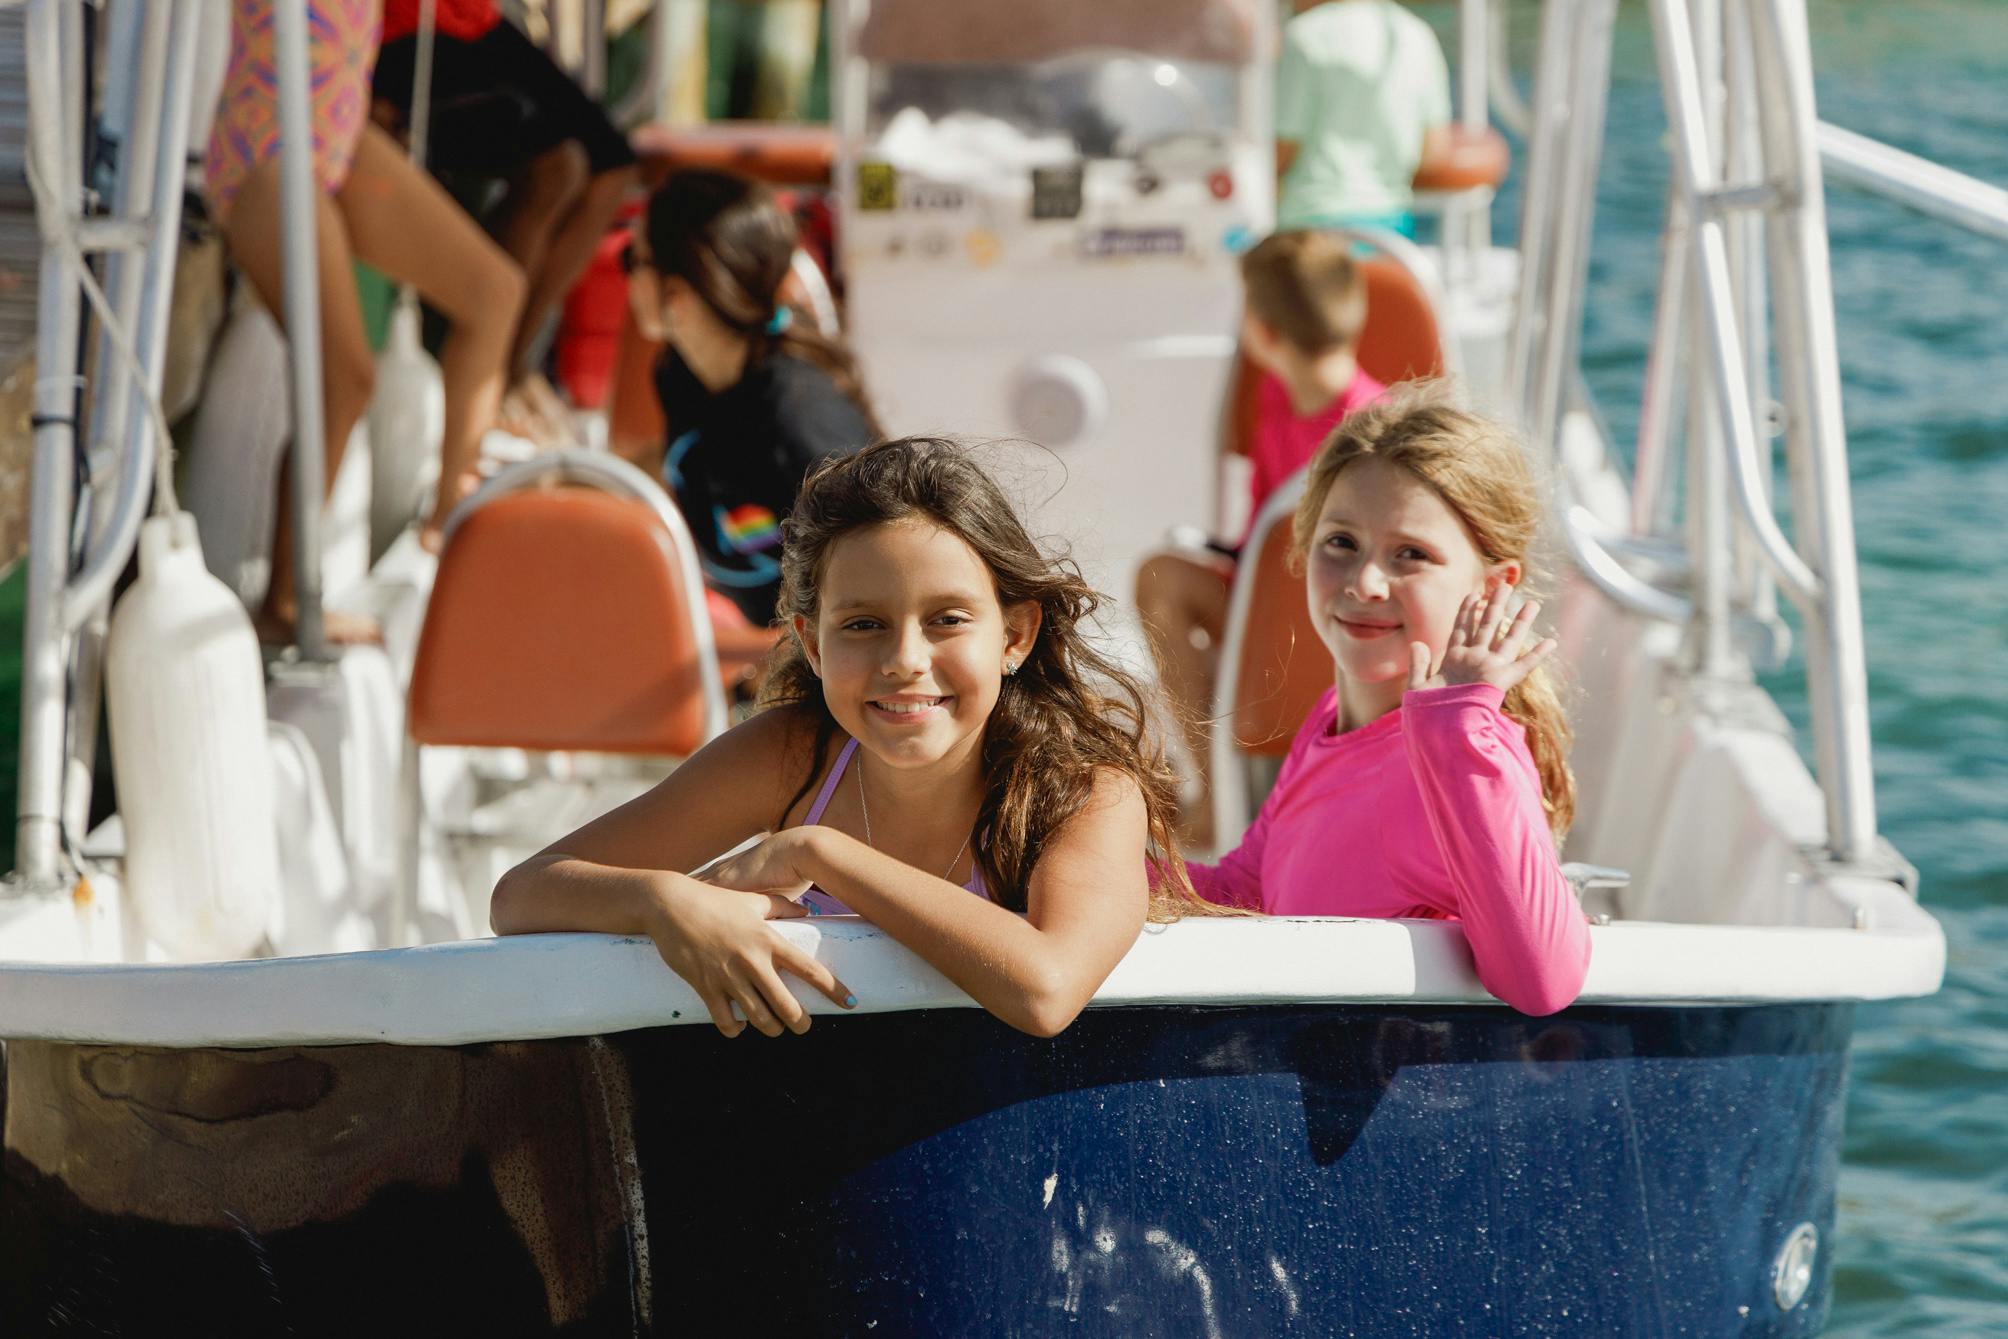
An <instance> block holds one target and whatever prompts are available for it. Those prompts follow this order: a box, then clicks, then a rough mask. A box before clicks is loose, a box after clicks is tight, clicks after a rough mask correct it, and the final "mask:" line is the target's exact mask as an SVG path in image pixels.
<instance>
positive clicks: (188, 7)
mask: <svg viewBox="0 0 2008 1339" xmlns="http://www.w3.org/2000/svg"><path fill="white" fill-rule="evenodd" d="M170 9H171V12H170V14H169V15H168V20H169V22H170V23H171V25H172V26H171V28H170V30H169V35H168V36H167V40H166V50H165V52H164V55H165V57H166V63H167V68H166V78H165V81H164V86H163V88H162V91H161V94H160V101H159V103H158V104H157V105H154V106H147V105H145V104H141V105H140V106H139V107H137V108H136V119H144V118H149V117H151V118H154V119H156V120H157V121H158V124H157V125H156V126H155V127H153V128H152V129H151V131H150V132H149V133H148V134H147V135H146V136H145V137H144V143H145V147H146V148H147V149H149V150H152V151H153V154H154V155H155V156H157V157H158V162H157V163H152V164H148V165H147V166H146V167H145V168H143V169H140V170H142V171H143V172H144V179H145V181H146V182H147V185H148V187H149V198H148V199H147V201H146V207H147V239H146V249H145V251H144V253H143V258H141V257H122V258H121V259H122V261H123V262H124V263H125V264H128V265H130V264H132V263H133V262H134V261H135V260H138V261H139V263H140V265H141V267H142V268H141V277H140V282H139V295H138V297H139V310H138V313H137V315H136V317H135V318H134V321H133V326H134V330H135V333H136V336H137V337H136V339H135V340H134V348H135V351H136V352H137V354H138V361H139V364H140V366H139V368H138V369H137V370H138V374H139V375H138V376H137V377H135V376H133V375H132V371H133V370H132V369H129V368H127V367H126V366H125V364H124V361H123V359H118V358H114V359H112V360H111V362H110V363H109V364H108V365H107V364H104V363H101V364H100V366H101V367H104V368H105V370H106V372H111V369H112V368H114V367H116V368H117V369H118V372H116V373H112V376H111V379H112V381H113V384H114V386H115V387H117V391H118V398H117V401H116V403H117V405H118V408H117V409H116V410H115V411H114V413H115V415H116V417H115V418H114V424H115V426H116V427H117V429H118V430H119V435H120V436H121V437H123V439H124V449H123V451H122V452H121V453H120V456H119V467H118V469H119V473H118V487H117V494H116V496H115V498H114V500H113V502H112V512H111V516H110V517H109V519H107V520H106V521H105V523H104V528H103V531H102V535H101V538H100V540H99V542H98V544H97V546H96V547H95V549H94V550H93V551H92V552H91V554H90V556H89V558H88V559H86V560H85V563H84V568H83V570H82V571H81V572H79V573H78V574H77V575H76V576H75V577H74V578H72V579H71V581H70V583H69V587H68V590H67V591H66V592H65V594H64V597H63V628H64V631H66V632H75V631H76V630H77V629H78V628H80V627H82V626H83V625H84V624H85V623H86V622H88V621H89V620H91V619H92V618H94V617H96V616H97V615H98V614H99V613H100V612H101V611H102V610H103V608H104V606H105V605H106V604H107V603H108V602H109V601H110V599H111V594H112V587H113V586H114V585H116V584H117V582H118V578H119V573H121V572H123V571H124V570H125V567H126V564H127V563H128V562H129V561H131V559H132V553H133V546H134V545H135V544H137V543H138V542H139V527H140V522H141V521H143V520H145V519H146V510H147V499H148V495H149V491H150V490H151V489H152V488H153V486H154V483H155V478H156V468H155V466H156V464H157V461H156V452H158V451H164V450H166V449H167V444H166V443H165V442H158V441H156V440H155V436H156V427H155V424H154V419H153V415H152V414H151V413H150V412H149V411H148V402H149V401H151V400H153V399H155V398H156V397H158V396H159V394H160V377H161V368H162V366H163V365H164V363H165V361H166V355H167V322H168V313H169V310H170V307H171V305H172V302H173V297H174V258H175V254H176V250H175V248H176V241H177V239H178V237H179V234H180V231H181V194H182V185H183V182H184V181H185V180H186V175H185V173H186V168H187V163H188V155H187V153H186V146H187V144H188V126H189V120H190V116H191V113H192V111H193V109H192V107H191V106H190V101H191V95H192V93H193V91H194V85H195V44H196V41H197V39H198V38H199V37H200V36H201V12H200V9H199V5H198V3H197V0H181V3H178V4H174V5H172V6H171V7H170ZM159 19H160V16H159V15H158V14H155V15H152V16H150V19H149V28H152V27H154V26H156V25H157V24H158V22H159ZM149 45H150V44H149ZM133 166H134V167H135V168H139V166H140V165H139V164H138V163H137V162H135V163H134V164H133ZM107 344H109V341H107Z"/></svg>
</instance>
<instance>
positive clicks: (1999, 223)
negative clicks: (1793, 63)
mask: <svg viewBox="0 0 2008 1339" xmlns="http://www.w3.org/2000/svg"><path fill="white" fill-rule="evenodd" d="M1815 137H1816V139H1817V141H1818V143H1819V146H1820V162H1821V164H1822V165H1823V166H1824V167H1825V168H1826V171H1827V180H1828V181H1831V182H1834V183H1836V184H1838V185H1845V186H1851V187H1854V188H1855V189H1857V190H1862V191H1868V192H1870V193H1871V194H1874V195H1880V196H1882V197H1884V198H1886V199H1889V200H1894V201H1896V202H1897V203H1898V204H1901V205H1905V206H1908V207H1909V208H1911V209H1915V210H1917V211H1918V212H1919V213H1921V214H1927V215H1930V216H1931V217H1932V218H1935V219H1941V220H1943V221H1944V222H1947V223H1952V224H1957V225H1958V226H1959V227H1962V228H1965V229H1966V230H1967V231H1969V232H1976V233H1979V234H1980V235H1981V236H1983V237H1992V238H1995V239H1997V240H1999V241H2003V242H2008V191H2004V190H2002V189H2001V188H2000V187H1999V186H1992V185H1989V184H1988V183H1987V182H1984V181H1979V180H1976V179H1975V178H1973V177H1969V176H1967V175H1966V174H1965V173H1963V172H1955V171H1953V170H1952V169H1951V168H1949V167H1943V166H1940V165H1939V164H1937V163H1934V162H1932V161H1931V160H1930V159H1927V158H1919V157H1918V156H1917V155H1916V154H1913V153H1905V152H1904V151H1903V150H1902V149H1899V148H1896V147H1895V146H1893V145H1889V144H1884V143H1882V142H1881V141H1879V140H1873V139H1870V138H1869V137H1868V136H1866V135H1858V134H1856V133H1855V132H1854V131H1852V130H1843V129H1842V128H1841V127H1839V126H1837V125H1833V124H1830V123H1828V122H1826V121H1822V122H1820V123H1819V125H1818V127H1817V128H1816V130H1815Z"/></svg>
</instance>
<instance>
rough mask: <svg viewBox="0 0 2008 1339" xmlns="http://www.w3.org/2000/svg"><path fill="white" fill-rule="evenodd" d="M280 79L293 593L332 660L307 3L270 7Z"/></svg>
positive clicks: (318, 650) (318, 648)
mask: <svg viewBox="0 0 2008 1339" xmlns="http://www.w3.org/2000/svg"><path fill="white" fill-rule="evenodd" d="M272 17H273V31H272V55H273V62H274V64H275V65H276V66H277V73H278V78H279V217H280V225H279V226H280V229H281V232H280V239H279V240H280V244H281V264H282V266H283V268H284V273H285V276H286V278H285V294H286V340H287V343H288V344H289V346H290V347H291V349H292V353H293V367H292V371H293V567H294V572H293V590H294V595H295V598H296V599H297V601H298V603H299V609H298V612H297V614H296V615H295V619H296V623H295V626H296V628H297V633H296V640H297V641H298V643H299V647H300V652H301V654H302V655H304V656H306V657H307V658H308V659H310V660H325V659H327V658H328V643H327V637H326V635H325V632H324V630H323V628H322V626H321V505H322V501H323V498H322V494H323V493H324V492H325V491H326V489H325V479H324V476H325V472H326V464H327V446H326V443H325V442H323V441H322V438H323V436H324V435H325V428H324V426H323V419H322V407H321V295H320V288H319V283H320V278H319V273H318V269H319V267H318V264H317V254H316V251H315V245H314V224H315V216H314V210H315V199H314V193H315V191H316V189H317V186H316V183H315V181H314V135H313V125H312V121H311V116H312V106H311V103H310V99H309V85H308V82H307V79H308V72H307V0H273V4H272Z"/></svg>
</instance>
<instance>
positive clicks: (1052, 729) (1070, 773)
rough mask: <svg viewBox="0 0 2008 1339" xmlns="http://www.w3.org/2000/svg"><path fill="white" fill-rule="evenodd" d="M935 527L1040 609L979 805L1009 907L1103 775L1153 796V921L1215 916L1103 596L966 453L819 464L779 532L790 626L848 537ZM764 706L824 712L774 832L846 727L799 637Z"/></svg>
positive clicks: (910, 450)
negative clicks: (1192, 873)
mask: <svg viewBox="0 0 2008 1339" xmlns="http://www.w3.org/2000/svg"><path fill="white" fill-rule="evenodd" d="M904 520H924V521H928V522H931V523H933V524H935V525H938V526H940V527H941V528H942V529H944V530H947V531H948V532H949V533H951V534H953V535H956V536H957V537H959V538H960V539H961V540H962V541H963V542H964V543H965V544H967V545H969V547H970V548H971V549H973V550H974V551H975V553H976V556H977V557H978V558H980V559H982V561H983V564H984V566H985V567H987V568H989V569H990V575H991V577H992V578H993V580H994V581H995V582H996V589H997V601H998V603H999V604H1000V605H1003V606H1005V607H1006V608H1008V607H1010V606H1012V605H1016V604H1020V603H1024V602H1027V601H1029V602H1031V603H1034V604H1037V605H1038V606H1039V612H1040V624H1039V635H1038V639H1037V640H1036V641H1035V642H1034V643H1033V645H1032V650H1031V653H1030V654H1029V655H1028V656H1027V657H1026V658H1025V660H1024V662H1023V663H1022V664H1021V665H1020V666H1019V667H1018V672H1017V673H1016V674H1014V675H1011V676H1009V677H1007V678H1006V679H1005V680H1004V682H1003V687H1002V689H1001V690H1000V692H999V694H998V698H997V706H996V708H995V709H994V710H993V711H992V712H991V714H990V720H989V722H988V723H987V724H986V725H985V727H984V732H983V752H982V758H983V770H984V775H985V777H986V788H985V790H984V795H983V803H982V806H981V808H980V809H979V810H978V811H977V818H976V830H977V831H978V832H979V833H982V834H983V839H982V841H981V842H980V844H979V845H978V846H977V850H976V860H977V863H978V865H979V866H980V867H981V868H982V871H983V879H984V882H985V883H986V884H987V885H988V886H989V888H990V890H991V895H992V896H993V897H995V898H996V900H997V901H998V903H999V904H1001V905H1003V906H1006V907H1009V908H1011V909H1012V910H1014V911H1023V910H1024V909H1025V900H1026V889H1027V886H1028V884H1029V882H1030V880H1031V875H1032V869H1033V867H1034V866H1036V865H1037V864H1038V863H1039V856H1040V853H1041V852H1042V851H1044V849H1045V847H1046V843H1047V842H1048V841H1050V840H1051V839H1052V837H1053V834H1055V833H1056V832H1058V831H1059V830H1060V829H1061V828H1062V827H1064V826H1065V825H1066V823H1067V822H1068V821H1069V820H1070V819H1072V818H1073V817H1074V816H1075V815H1076V814H1078V813H1080V812H1081V809H1082V807H1083V806H1085V805H1086V804H1087V802H1088V798H1089V796H1090V794H1091V793H1092V789H1093V786H1094V782H1095V776H1096V773H1098V772H1100V771H1104V770H1112V771H1116V772H1120V773H1121V774H1122V775H1124V776H1126V777H1128V778H1130V780H1132V781H1134V782H1135V783H1136V787H1137V789H1138V790H1139V791H1140V792H1142V794H1143V802H1144V813H1145V817H1146V821H1147V824H1148V834H1149V843H1150V848H1151V849H1150V850H1149V851H1148V852H1140V853H1139V854H1140V855H1145V856H1147V857H1150V858H1151V864H1152V879H1151V883H1152V889H1151V918H1152V919H1153V920H1169V919H1173V918H1175V917H1176V916H1177V915H1179V914H1181V913H1192V912H1197V913H1200V914H1206V913H1207V912H1209V911H1210V910H1211V908H1209V907H1208V906H1207V904H1206V903H1204V902H1201V901H1200V900H1199V899H1198V897H1197V896H1196V895H1195V894H1194V893H1193V891H1192V884H1191V881H1190V879H1188V878H1187V876H1186V873H1185V864H1184V861H1183V860H1181V859H1180V858H1179V853H1178V838H1177V836H1176V834H1175V831H1174V828H1173V821H1174V820H1173V815H1174V814H1175V812H1176V810H1175V797H1176V795H1177V783H1176V779H1175V777H1174V775H1173V773H1172V770H1171V768H1170V766H1169V764H1168V763H1167V762H1166V761H1165V758H1164V754H1163V750H1162V748H1161V747H1160V746H1159V744H1158V742H1157V740H1156V739H1155V737H1154V736H1153V735H1152V734H1151V733H1150V732H1149V731H1147V730H1146V728H1145V712H1144V695H1143V690H1142V688H1141V686H1140V685H1139V684H1138V682H1137V681H1136V679H1135V678H1133V677H1132V676H1131V675H1130V674H1128V673H1127V672H1125V671H1124V670H1123V669H1122V668H1120V667H1119V666H1117V665H1116V664H1114V663H1113V662H1112V661H1110V660H1109V659H1108V658H1107V657H1105V656H1103V655H1102V654H1101V652H1099V651H1097V650H1096V649H1095V647H1094V646H1093V644H1092V643H1091V642H1090V640H1089V638H1088V636H1087V635H1086V628H1087V625H1088V620H1089V619H1090V617H1091V616H1092V615H1093V613H1094V611H1095V609H1096V608H1097V607H1098V606H1099V605H1100V603H1101V596H1100V595H1099V594H1097V593H1096V591H1095V589H1094V588H1093V587H1092V586H1090V585H1089V584H1088V583H1087V581H1086V580H1085V579H1083V578H1082V576H1081V573H1080V569H1079V568H1078V567H1076V566H1075V565H1074V563H1073V562H1072V561H1070V560H1068V559H1065V558H1053V557H1049V556H1048V555H1046V554H1045V553H1042V552H1041V551H1040V549H1039V546H1038V545H1037V544H1036V543H1034V542H1033V539H1032V537H1031V535H1030V534H1029V533H1028V532H1027V531H1026V529H1025V526H1024V524H1023V522H1021V521H1020V520H1019V519H1018V514H1017V510H1016V509H1015V508H1014V507H1013V506H1012V505H1011V503H1010V501H1009V500H1008V499H1007V498H1006V497H1005V495H1004V491H1003V490H1002V489H1001V488H999V487H998V486H997V484H996V482H995V481H994V480H993V479H991V477H990V476H989V474H988V473H986V472H985V471H984V470H983V468H982V467H981V466H980V465H978V464H977V463H976V461H975V460H974V459H973V458H972V457H971V455H970V453H969V451H968V449H967V448H965V447H963V446H962V445H961V444H959V443H956V442H953V441H948V440H945V439H941V438H933V437H904V438H898V439H895V440H892V441H885V442H879V443H877V444H876V445H873V446H868V447H866V448H865V449H864V450H862V451H860V452H858V453H857V454H855V455H851V456H844V457H839V458H836V459H832V460H827V461H824V462H823V463H822V464H820V465H818V466H817V467H816V469H815V470H814V471H812V472H811V473H810V475H809V477H808V478H807V479H805V480H804V481H803V483H802V491H801V493H800V494H799V495H798V496H797V497H796V499H795V507H794V510H793V511H792V512H790V513H789V515H788V519H787V521H786V522H784V528H783V535H784V536H785V540H784V544H783V547H782V552H781V598H780V603H779V608H778V615H779V617H780V618H781V619H782V620H783V621H784V622H785V621H787V620H789V619H791V618H792V617H793V616H795V615H798V614H799V615H800V616H802V617H803V618H805V619H808V620H809V621H811V622H813V621H814V620H815V618H816V615H817V609H818V596H819V592H820V586H821V578H822V573H823V568H824V564H825V563H826V562H827V560H828V557H829V553H830V548H831V546H832V545H833V544H835V543H836V541H837V540H839V539H841V538H843V537H844V536H845V535H848V534H850V533H852V532H853V531H856V530H861V529H864V528H865V527H867V526H873V525H883V524H885V523H887V522H890V521H904ZM761 705H762V707H763V708H764V707H772V706H782V705H788V706H795V707H798V708H801V709H804V710H807V711H812V712H814V713H815V714H816V743H815V749H814V753H813V760H812V761H811V763H810V765H809V771H808V775H807V776H805V777H804V778H803V780H802V784H801V787H800V788H799V789H797V790H796V792H795V794H794V797H793V798H792V799H790V800H789V801H788V803H787V804H786V805H785V806H783V808H782V812H781V815H780V817H779V818H777V819H776V827H779V826H780V825H781V824H782V823H784V822H786V819H787V814H788V812H789V811H790V810H792V809H793V808H794V807H795V805H796V803H797V802H798V801H800V799H801V798H802V797H803V796H804V795H806V794H807V793H808V792H809V788H810V787H811V786H813V785H814V784H815V782H816V778H817V777H819V776H821V775H822V772H823V768H824V765H825V763H826V762H827V761H828V757H829V748H830V744H831V742H832V741H833V740H834V738H835V736H836V734H837V731H838V728H839V727H838V725H837V721H836V718H835V717H834V716H832V715H831V714H830V709H829V706H828V704H827V703H826V702H825V700H824V698H823V692H822V685H821V684H820V683H819V682H818V680H817V679H816V676H815V673H814V671H813V670H811V669H810V667H809V662H808V657H807V656H806V655H805V654H804V652H803V649H802V646H801V643H800V642H799V641H797V640H796V639H795V638H794V637H792V636H789V637H784V638H783V639H782V641H781V644H780V645H779V646H778V647H777V648H776V649H775V653H774V658H773V660H772V661H771V662H770V666H769V669H768V673H767V679H766V685H765V688H764V689H763V691H762V694H761Z"/></svg>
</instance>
